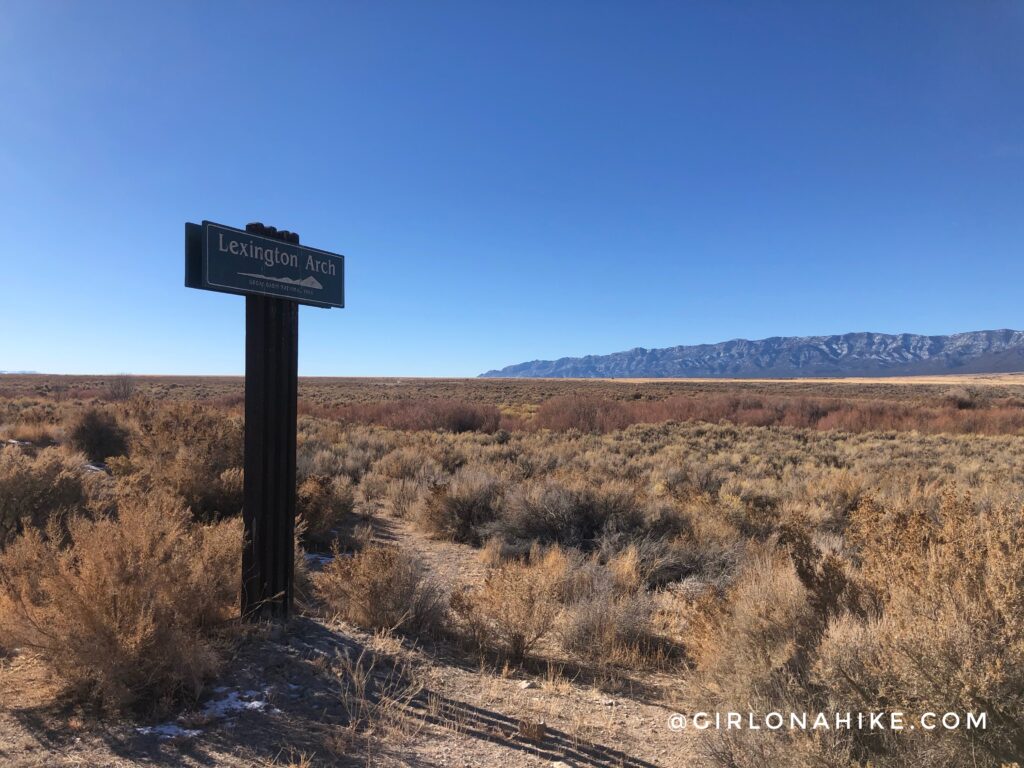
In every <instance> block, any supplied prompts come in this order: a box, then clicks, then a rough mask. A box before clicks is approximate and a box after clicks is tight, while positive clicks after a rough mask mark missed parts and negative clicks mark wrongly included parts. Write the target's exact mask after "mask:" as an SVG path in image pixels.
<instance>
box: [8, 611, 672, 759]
mask: <svg viewBox="0 0 1024 768" xmlns="http://www.w3.org/2000/svg"><path fill="white" fill-rule="evenodd" d="M226 669H227V670H228V671H227V672H226V674H225V675H224V676H223V677H222V679H221V680H220V681H218V685H219V686H220V687H218V689H217V690H218V691H220V695H224V691H228V692H230V691H236V692H244V693H245V696H246V698H250V699H252V700H253V701H254V702H256V703H257V704H259V705H260V706H259V707H257V706H255V705H254V706H253V707H252V708H250V709H244V708H243V709H241V710H239V711H236V712H232V713H230V714H228V715H227V716H225V717H221V718H209V719H207V718H205V717H204V715H203V713H202V711H203V710H202V705H200V706H199V707H197V708H196V709H195V710H192V711H187V712H185V713H183V714H182V715H180V716H179V717H178V718H176V719H174V720H172V721H170V722H164V723H152V724H150V725H158V726H159V725H172V726H177V727H180V728H182V729H194V730H198V731H200V734H199V735H194V736H177V737H171V738H162V737H160V736H157V735H154V734H145V733H141V732H139V730H138V728H139V726H138V725H137V724H132V723H128V722H117V723H97V724H96V725H91V726H86V727H85V728H82V729H81V730H73V729H71V728H69V727H68V722H69V718H71V717H74V716H75V712H74V711H73V710H72V709H71V708H69V707H67V706H61V705H59V704H57V705H55V704H48V705H39V706H18V705H17V704H15V706H13V707H8V713H9V714H10V715H11V716H13V718H14V719H15V720H16V721H17V722H18V723H19V724H20V725H21V726H22V727H23V728H24V729H25V730H26V731H28V732H30V734H31V736H32V738H33V739H34V740H35V741H36V742H37V744H38V747H37V751H38V752H48V753H50V754H61V755H64V756H65V757H68V758H72V759H78V758H79V757H80V758H81V759H83V760H85V762H86V763H87V764H97V765H101V764H111V763H116V762H118V761H122V763H132V762H136V763H145V764H150V765H166V766H221V765H252V764H256V765H260V764H263V765H282V766H287V765H289V763H290V762H291V761H292V760H297V759H298V758H299V757H300V756H306V757H309V758H312V759H313V760H314V761H316V762H324V763H327V764H329V765H338V766H347V765H351V766H355V765H360V766H365V765H368V764H370V765H407V766H416V767H417V768H418V767H419V766H422V767H423V768H427V766H430V765H431V763H429V762H425V761H424V759H423V758H422V757H419V756H418V755H416V754H415V752H414V751H413V749H412V746H413V742H414V741H415V740H416V739H417V737H418V736H419V735H423V737H424V738H431V737H436V736H437V734H436V729H442V730H441V731H440V734H441V737H442V738H445V739H450V738H452V737H456V736H457V737H458V738H463V739H465V738H472V739H478V740H482V741H486V742H489V743H491V744H494V745H497V746H499V747H503V748H506V749H510V750H517V751H520V752H525V753H529V754H532V755H536V756H538V757H540V758H542V759H547V760H550V761H563V762H565V763H567V764H569V765H571V766H578V767H580V768H613V767H614V768H658V767H657V766H655V765H654V764H653V763H649V762H646V761H644V760H641V759H639V758H636V757H633V756H630V755H628V754H625V753H624V752H622V751H620V750H617V749H614V748H612V747H608V746H605V745H601V744H597V743H594V742H591V741H587V740H583V739H580V738H578V737H575V736H572V735H570V734H567V733H564V732H562V731H559V730H556V729H553V728H550V727H546V728H544V729H543V731H542V732H541V731H538V730H534V729H531V727H530V726H529V724H525V725H524V724H523V723H521V722H520V721H519V720H518V719H515V718H512V717H509V716H507V715H504V714H502V713H500V712H496V711H493V710H490V709H484V708H481V707H478V706H474V705H472V704H469V703H467V702H464V701H458V700H456V699H453V698H450V697H447V696H445V695H442V694H439V693H437V692H435V691H431V690H429V689H426V688H424V687H422V686H420V685H419V684H418V683H417V681H416V676H415V674H413V673H411V672H408V671H407V670H406V669H405V668H404V667H402V666H401V664H399V663H398V662H396V661H395V660H394V659H393V658H392V657H390V656H386V655H382V654H375V653H373V652H372V651H370V650H369V649H368V648H366V647H365V646H364V645H362V644H361V643H359V642H356V641H355V640H353V639H352V638H349V637H346V636H345V635H342V634H339V633H337V632H333V631H331V630H330V629H328V628H327V627H325V626H324V625H322V624H320V623H318V622H316V621H314V620H311V619H308V618H300V619H297V620H295V621H294V622H293V623H292V625H291V626H290V628H289V630H288V631H287V632H286V633H282V634H281V635H280V636H278V637H273V636H267V637H264V638H259V639H257V638H253V639H251V640H250V641H248V642H246V643H243V644H242V646H241V647H240V649H239V651H238V652H237V653H236V655H235V657H234V658H233V659H232V660H231V661H230V662H229V663H228V665H227V667H226ZM217 695H218V694H217V693H216V692H214V693H211V697H210V699H212V700H216V697H217ZM381 714H386V716H387V717H388V719H389V721H391V722H392V724H393V723H394V721H401V722H402V725H401V726H399V727H398V728H397V729H394V728H388V727H384V728H381V727H379V723H376V722H374V718H375V717H377V716H379V715H381ZM435 727H436V728H435ZM368 734H370V735H368ZM403 734H404V736H403ZM432 734H433V735H432ZM104 752H105V753H106V754H107V756H108V759H107V760H103V759H102V755H103V753H104ZM368 753H372V755H373V758H372V760H370V761H368ZM39 757H40V758H43V756H42V755H40V756H39ZM91 760H94V761H95V763H93V762H91ZM24 764H25V765H35V764H38V765H47V764H48V763H47V762H46V761H45V759H41V760H40V761H39V762H38V763H35V762H32V761H26V762H25V763H24Z"/></svg>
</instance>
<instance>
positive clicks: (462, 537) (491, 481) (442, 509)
mask: <svg viewBox="0 0 1024 768" xmlns="http://www.w3.org/2000/svg"><path fill="white" fill-rule="evenodd" d="M501 497H502V486H501V482H500V481H499V480H498V478H497V477H495V476H494V475H492V474H490V473H489V472H486V471H484V470H480V469H475V468H474V469H468V468H463V469H460V470H459V471H458V472H456V473H455V476H454V477H452V479H451V481H450V482H448V483H447V484H445V485H438V486H434V487H433V488H430V489H429V490H428V491H427V493H426V495H425V496H424V499H423V503H422V505H421V506H420V507H419V510H418V514H417V516H416V522H417V523H418V524H419V525H420V527H421V528H423V530H425V531H426V532H427V533H428V534H430V535H431V536H433V537H436V538H441V539H449V540H452V541H461V542H464V543H467V544H474V545H479V544H480V543H481V541H482V536H481V531H482V530H483V528H484V526H486V525H487V524H488V523H490V522H491V521H493V520H494V519H495V518H497V517H498V514H499V511H500V502H501Z"/></svg>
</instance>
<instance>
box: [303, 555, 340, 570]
mask: <svg viewBox="0 0 1024 768" xmlns="http://www.w3.org/2000/svg"><path fill="white" fill-rule="evenodd" d="M332 560H334V558H333V557H331V556H330V555H321V554H318V553H316V552H307V553H306V562H307V563H308V564H309V565H311V566H313V567H314V568H323V567H324V566H326V565H329V564H330V562H331V561H332Z"/></svg>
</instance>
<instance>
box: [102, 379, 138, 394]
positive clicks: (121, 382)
mask: <svg viewBox="0 0 1024 768" xmlns="http://www.w3.org/2000/svg"><path fill="white" fill-rule="evenodd" d="M134 394H135V379H134V378H132V377H131V376H129V375H128V374H127V373H122V374H120V375H118V376H115V377H114V378H112V379H111V380H110V381H109V382H107V389H106V391H105V392H104V395H103V396H104V397H105V398H106V399H107V400H130V399H131V397H132V395H134Z"/></svg>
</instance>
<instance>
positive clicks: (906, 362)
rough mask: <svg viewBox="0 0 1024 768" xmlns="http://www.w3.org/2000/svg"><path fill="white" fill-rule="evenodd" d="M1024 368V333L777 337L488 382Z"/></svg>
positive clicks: (583, 361)
mask: <svg viewBox="0 0 1024 768" xmlns="http://www.w3.org/2000/svg"><path fill="white" fill-rule="evenodd" d="M1012 371H1024V331H1011V330H1005V329H1004V330H999V331H972V332H970V333H954V334H952V335H951V336H921V335H918V334H914V333H901V334H897V335H893V334H887V333H846V334H843V335H841V336H774V337H772V338H770V339H761V340H759V341H748V340H746V339H734V340H733V341H723V342H721V343H719V344H696V345H692V346H680V347H667V348H664V349H644V348H642V347H637V348H636V349H631V350H628V351H626V352H615V353H614V354H610V355H587V356H586V357H563V358H561V359H560V360H534V361H533V362H529V363H520V364H518V365H510V366H508V367H507V368H502V369H501V370H497V371H488V372H487V373H484V374H481V376H483V377H490V378H495V377H514V378H587V379H591V378H670V377H674V378H789V377H804V376H910V375H916V374H939V373H1007V372H1012Z"/></svg>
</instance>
